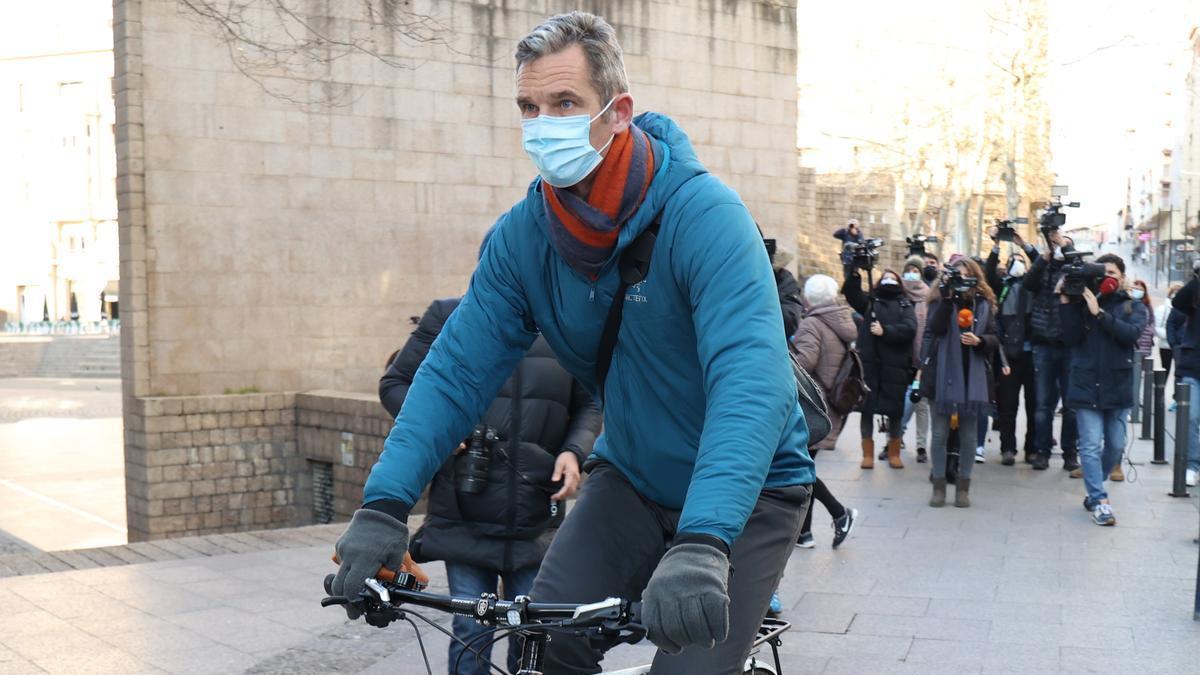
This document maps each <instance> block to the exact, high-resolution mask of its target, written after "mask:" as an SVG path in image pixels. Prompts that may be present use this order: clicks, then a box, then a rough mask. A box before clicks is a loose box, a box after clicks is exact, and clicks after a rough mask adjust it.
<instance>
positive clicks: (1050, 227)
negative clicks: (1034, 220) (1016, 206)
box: [1038, 185, 1079, 237]
mask: <svg viewBox="0 0 1200 675" xmlns="http://www.w3.org/2000/svg"><path fill="white" fill-rule="evenodd" d="M1050 195H1051V196H1050V203H1049V204H1048V205H1047V206H1046V210H1044V211H1042V215H1041V216H1039V217H1038V226H1039V227H1040V228H1041V229H1042V234H1045V235H1046V236H1047V237H1048V236H1049V235H1050V233H1051V232H1054V231H1055V230H1057V229H1059V228H1060V227H1062V226H1063V225H1066V224H1067V214H1065V213H1063V209H1064V208H1066V207H1071V208H1079V202H1063V200H1062V198H1063V197H1066V196H1067V186H1066V185H1055V186H1052V187H1051V188H1050Z"/></svg>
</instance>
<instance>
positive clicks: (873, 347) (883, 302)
mask: <svg viewBox="0 0 1200 675" xmlns="http://www.w3.org/2000/svg"><path fill="white" fill-rule="evenodd" d="M842 294H843V295H845V296H846V302H848V303H849V304H850V306H851V307H853V308H854V311H856V312H858V313H859V314H861V315H862V316H863V321H862V326H861V328H860V329H859V332H858V341H857V342H856V343H855V345H856V347H857V348H858V353H859V355H860V356H861V357H862V362H863V371H864V373H863V374H864V375H865V378H866V381H867V386H868V387H870V388H871V394H870V395H869V396H867V400H866V401H864V402H863V405H862V407H861V408H859V410H861V411H863V412H870V413H873V414H876V415H889V416H893V417H900V416H901V415H903V414H904V395H905V392H906V391H907V389H908V383H909V382H910V379H909V378H910V377H911V375H912V348H913V338H915V337H916V335H917V315H916V312H915V311H914V309H913V304H912V302H911V301H910V300H909V299H908V296H906V295H905V294H904V289H903V288H901V287H900V286H899V285H896V286H879V287H876V288H875V290H873V291H871V293H870V294H869V295H868V294H867V293H865V292H863V290H862V277H860V276H859V275H858V273H857V272H850V273H849V274H848V275H847V276H846V283H845V284H843V285H842ZM872 300H873V302H872ZM872 311H873V312H874V319H876V320H878V321H879V323H881V324H883V335H881V336H879V337H876V336H874V335H872V334H871V321H872V314H871V312H872Z"/></svg>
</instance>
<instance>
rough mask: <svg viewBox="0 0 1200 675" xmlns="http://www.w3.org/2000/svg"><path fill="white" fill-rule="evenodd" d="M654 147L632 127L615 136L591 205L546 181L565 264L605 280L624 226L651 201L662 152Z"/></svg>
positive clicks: (553, 232) (554, 235) (553, 236)
mask: <svg viewBox="0 0 1200 675" xmlns="http://www.w3.org/2000/svg"><path fill="white" fill-rule="evenodd" d="M655 144H656V142H655V141H654V139H652V138H650V136H649V135H647V134H646V132H644V131H642V130H641V129H638V128H637V127H635V126H633V125H630V126H629V129H628V130H627V131H625V132H623V133H621V134H620V135H619V136H617V137H616V138H614V139H613V142H612V145H611V146H610V148H609V151H608V155H607V156H605V158H604V161H603V162H601V164H600V168H599V169H597V173H596V180H595V182H594V183H593V184H592V191H591V194H589V195H588V198H587V200H586V201H584V200H583V199H580V198H579V197H577V196H576V195H575V194H573V193H572V192H570V191H569V190H567V189H563V188H555V187H553V186H551V185H550V184H548V183H544V182H543V183H542V196H543V198H544V199H545V202H546V217H547V219H548V220H549V221H550V241H551V242H552V243H553V244H554V249H555V250H556V251H558V254H559V255H560V256H562V257H563V260H566V261H567V264H568V265H570V266H571V267H572V268H574V269H575V270H576V271H578V272H579V273H580V274H583V275H584V276H586V277H587V278H588V279H591V280H593V281H594V280H595V279H596V278H597V277H599V276H600V269H601V268H602V267H604V263H605V262H606V261H607V260H608V258H609V256H610V255H612V252H613V249H614V248H615V247H616V245H617V237H618V235H619V234H620V233H621V225H623V224H624V223H625V222H626V221H628V220H629V218H630V217H631V216H633V214H634V213H636V212H637V209H638V207H639V206H641V204H642V200H643V199H645V197H646V190H647V189H648V188H649V187H650V181H651V180H652V179H653V178H654V167H655V164H656V161H655V160H656V155H658V154H660V153H661V151H660V150H659V149H658V148H656V147H655Z"/></svg>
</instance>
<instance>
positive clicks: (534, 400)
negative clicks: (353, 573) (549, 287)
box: [379, 298, 600, 674]
mask: <svg viewBox="0 0 1200 675" xmlns="http://www.w3.org/2000/svg"><path fill="white" fill-rule="evenodd" d="M458 304H459V298H451V299H445V300H435V301H434V302H433V303H432V304H431V305H429V308H428V309H427V310H425V315H424V316H422V317H421V321H420V323H419V324H418V325H417V329H416V330H415V331H414V332H413V334H412V335H411V336H410V337H409V339H408V342H406V343H405V345H404V348H403V349H401V350H400V351H399V352H398V353H397V355H396V357H395V358H394V359H393V360H392V362H391V364H390V365H389V366H388V369H387V372H386V373H385V374H384V376H383V377H382V378H381V379H380V380H379V397H380V400H381V401H382V403H383V407H384V408H385V409H386V410H387V411H388V414H389V415H391V416H392V417H395V416H397V415H398V414H399V413H400V408H401V407H402V406H403V404H404V399H405V397H406V396H407V395H408V391H409V386H410V385H411V384H412V381H413V376H414V375H415V374H416V372H417V368H418V367H420V365H421V362H422V361H424V360H425V357H426V355H427V354H428V353H429V348H430V346H431V345H432V344H433V341H434V340H435V339H436V338H437V336H438V335H439V334H440V333H441V331H442V326H443V325H445V323H446V320H447V319H448V318H449V317H450V313H451V312H453V311H454V309H455V308H456V307H457V306H458ZM481 423H482V425H484V426H486V427H488V428H491V429H495V430H496V432H497V433H498V434H499V435H500V436H501V440H500V441H499V442H496V443H494V444H493V447H491V448H490V454H491V458H490V462H489V463H488V465H487V467H486V468H485V469H484V473H483V475H484V476H486V485H485V486H479V487H478V488H474V489H477V490H479V491H478V492H474V493H472V492H467V491H464V490H462V489H460V484H461V482H462V481H461V478H462V477H463V475H462V474H465V473H466V472H465V471H464V470H463V469H465V468H466V467H465V466H464V463H463V462H464V459H466V458H465V457H464V452H465V451H466V450H467V448H466V444H465V443H464V444H463V445H460V446H459V448H458V450H457V451H455V454H454V455H452V456H451V457H450V458H449V459H448V460H446V462H445V463H443V464H442V467H441V469H440V470H439V471H438V472H437V475H435V476H434V478H433V482H432V483H431V486H430V489H429V509H428V514H427V515H426V517H425V523H424V525H422V526H421V529H420V530H418V531H417V533H416V534H415V535H414V536H413V538H412V541H411V542H410V543H409V551H410V552H411V553H412V557H413V559H414V560H415V561H417V562H426V561H430V560H444V561H445V565H446V578H447V582H448V583H449V586H450V593H452V594H454V595H468V596H478V595H479V594H481V593H495V592H496V582H497V578H502V579H503V580H504V597H505V598H507V599H512V598H514V597H516V596H517V595H525V594H528V593H529V590H530V588H532V586H533V578H534V576H536V575H537V571H538V568H539V567H540V565H541V562H542V558H543V557H544V556H545V555H546V549H547V547H548V546H549V544H550V539H551V537H552V536H553V532H554V530H553V529H552V528H554V527H557V526H558V524H559V523H561V522H562V518H563V514H564V513H565V509H564V504H563V501H562V500H565V499H567V498H568V497H570V496H572V495H573V494H574V492H575V489H576V487H577V486H578V485H579V478H580V477H579V467H580V466H582V464H583V461H584V459H586V458H587V456H588V455H589V454H590V453H591V450H592V443H593V442H594V441H595V440H596V435H597V434H599V433H600V410H599V408H598V407H597V406H596V404H595V402H593V400H592V397H591V396H589V395H588V394H587V392H586V391H585V390H584V388H583V386H582V385H580V384H579V382H577V381H576V380H575V379H574V378H573V377H571V376H570V374H568V373H567V371H566V370H564V369H563V367H562V366H560V365H559V363H558V360H557V359H556V358H555V357H554V353H553V352H552V351H551V350H550V346H549V345H548V344H546V341H545V340H544V339H542V338H538V340H537V341H536V342H534V343H533V347H531V348H530V350H529V351H528V352H527V353H526V354H525V357H524V358H523V359H522V360H521V361H520V362H519V363H518V364H517V367H516V370H515V371H514V372H513V376H512V378H510V379H509V381H508V382H507V383H506V384H505V385H504V386H503V388H502V389H501V390H500V393H499V395H498V396H497V397H496V399H495V400H494V401H492V404H491V406H490V407H489V408H488V410H487V412H486V413H485V414H484V417H483V419H482V420H481ZM460 472H462V473H460ZM560 480H561V483H560ZM486 630H487V629H486V628H485V627H484V626H481V625H479V624H478V623H477V622H475V621H474V620H472V619H470V618H467V617H458V616H456V617H454V634H455V636H456V637H458V639H459V640H462V641H463V642H469V641H470V640H471V639H472V638H474V637H476V636H478V635H479V634H481V633H483V632H484V631H486ZM477 644H478V645H479V648H478V649H477V652H478V654H479V656H481V657H482V659H483V660H486V659H487V658H488V656H489V654H490V652H491V648H490V646H484V643H477ZM462 650H463V648H462V646H461V644H460V643H459V642H456V641H451V642H450V663H456V662H459V661H458V659H459V653H460V652H461V651H462ZM520 653H521V649H520V643H519V642H517V640H516V638H514V639H513V640H512V642H510V648H509V650H508V654H509V656H508V667H509V670H510V671H512V672H516V670H517V657H518V656H520ZM483 662H484V661H482V660H481V661H477V660H476V659H475V658H473V657H472V656H470V655H467V656H466V657H463V659H462V660H461V662H459V663H460V664H461V665H460V666H459V671H458V672H461V673H471V674H483V673H487V672H488V668H487V667H486V666H485V665H481V664H482V663H483Z"/></svg>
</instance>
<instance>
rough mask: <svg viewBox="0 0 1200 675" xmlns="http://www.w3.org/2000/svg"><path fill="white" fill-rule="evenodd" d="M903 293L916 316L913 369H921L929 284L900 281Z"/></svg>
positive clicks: (927, 313) (927, 312)
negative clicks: (922, 339)
mask: <svg viewBox="0 0 1200 675" xmlns="http://www.w3.org/2000/svg"><path fill="white" fill-rule="evenodd" d="M900 285H901V286H903V287H904V294H905V295H907V296H908V301H909V302H911V303H912V306H913V313H914V314H916V317H917V334H916V335H915V336H913V350H912V351H913V357H912V358H913V365H912V367H913V370H920V369H921V338H922V337H924V335H925V319H926V318H927V317H928V316H929V303H928V302H926V300H928V298H929V285H928V284H926V283H925V282H924V281H915V282H913V281H901V282H900Z"/></svg>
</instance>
